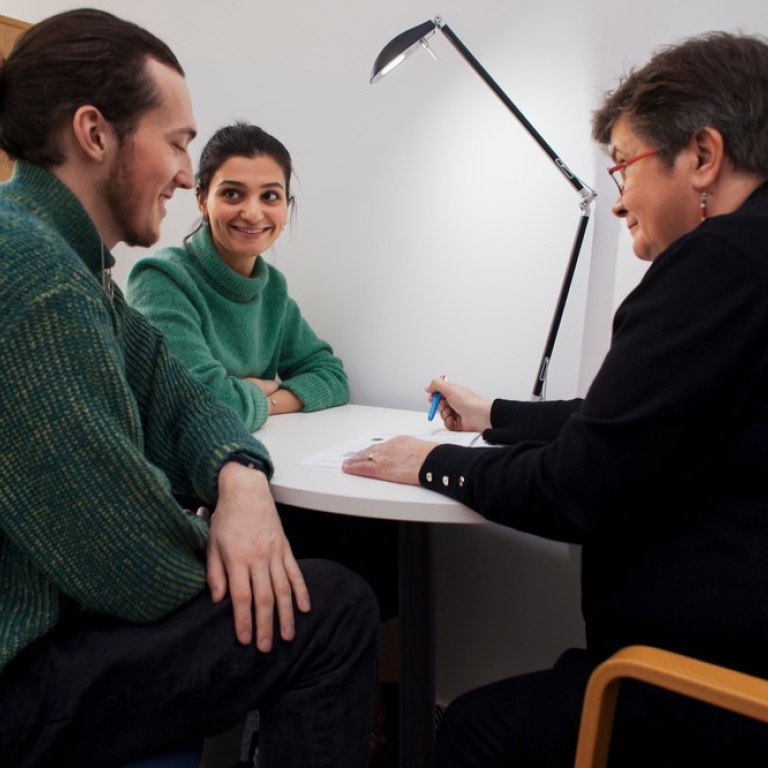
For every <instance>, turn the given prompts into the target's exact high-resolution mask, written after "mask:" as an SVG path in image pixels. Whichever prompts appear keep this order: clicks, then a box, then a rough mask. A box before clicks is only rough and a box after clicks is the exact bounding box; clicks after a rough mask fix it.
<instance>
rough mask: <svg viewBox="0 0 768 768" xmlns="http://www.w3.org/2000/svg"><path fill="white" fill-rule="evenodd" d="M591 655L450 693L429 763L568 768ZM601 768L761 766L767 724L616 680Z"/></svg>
mask: <svg viewBox="0 0 768 768" xmlns="http://www.w3.org/2000/svg"><path fill="white" fill-rule="evenodd" d="M597 663H598V660H597V659H595V658H593V657H591V656H590V654H588V653H587V652H586V651H583V650H577V649H571V650H569V651H567V652H566V653H564V654H563V655H562V656H561V657H560V659H559V660H558V661H557V663H556V664H555V666H554V667H553V668H552V669H548V670H543V671H541V672H533V673H530V674H526V675H519V676H517V677H512V678H509V679H507V680H500V681H499V682H496V683H492V684H490V685H487V686H483V687H482V688H478V689H476V690H473V691H469V692H468V693H465V694H463V695H462V696H459V697H458V698H457V699H456V700H455V701H454V702H452V703H451V705H450V706H449V707H448V709H447V710H446V712H445V715H444V717H443V720H442V723H441V725H440V730H439V732H438V735H437V745H436V752H437V760H436V765H437V766H439V768H502V767H503V768H572V766H573V760H574V757H575V754H576V740H577V736H578V727H579V719H580V715H581V707H582V702H583V698H584V690H585V688H586V685H587V680H588V679H589V675H590V674H591V672H592V670H593V669H594V667H595V666H596V664H597ZM608 765H609V768H765V766H767V765H768V726H766V725H764V724H763V723H759V722H757V721H755V720H751V719H749V718H743V717H739V716H738V715H735V714H733V713H730V712H725V711H723V710H721V709H718V708H716V707H711V706H708V705H706V704H701V703H700V702H693V701H691V700H690V699H688V698H685V697H682V696H679V695H677V694H673V693H670V692H668V691H662V690H660V689H658V688H655V687H653V686H649V685H646V684H642V683H638V682H635V681H629V680H627V681H623V682H622V684H621V689H620V693H619V699H618V706H617V712H616V721H615V725H614V730H613V739H612V741H611V751H610V756H609V761H608Z"/></svg>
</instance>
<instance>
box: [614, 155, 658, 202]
mask: <svg viewBox="0 0 768 768" xmlns="http://www.w3.org/2000/svg"><path fill="white" fill-rule="evenodd" d="M658 151H659V150H658V149H646V150H645V152H641V153H640V154H639V155H635V156H634V157H630V158H629V160H622V161H621V162H620V163H616V165H614V166H612V167H611V168H609V169H608V173H609V174H610V176H611V178H612V179H613V181H614V182H615V184H616V186H617V187H618V188H619V194H620V195H623V194H624V170H625V169H626V167H627V166H628V165H632V163H636V162H637V161H638V160H642V159H643V158H644V157H650V156H651V155H655V154H656V153H657V152H658Z"/></svg>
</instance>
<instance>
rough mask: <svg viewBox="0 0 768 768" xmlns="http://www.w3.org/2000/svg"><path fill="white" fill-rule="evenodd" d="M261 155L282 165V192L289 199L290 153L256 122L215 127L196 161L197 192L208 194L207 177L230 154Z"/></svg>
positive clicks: (240, 122) (211, 174) (209, 177)
mask: <svg viewBox="0 0 768 768" xmlns="http://www.w3.org/2000/svg"><path fill="white" fill-rule="evenodd" d="M262 155H266V156H267V157H271V158H272V159H273V160H274V161H275V162H276V163H277V164H278V165H279V166H280V167H281V168H282V169H283V174H284V175H285V196H286V198H287V200H288V202H289V203H290V202H292V201H293V198H292V197H291V189H290V185H291V177H292V175H293V163H292V161H291V155H290V153H289V152H288V150H287V149H286V148H285V146H284V145H283V144H282V143H281V142H280V141H278V140H277V139H276V138H275V137H274V136H270V134H268V133H267V132H266V131H265V130H263V129H262V128H259V127H258V126H257V125H248V123H245V122H242V121H238V122H236V123H234V124H233V125H227V126H225V127H224V128H219V130H218V131H216V133H214V134H213V136H211V138H210V139H208V143H207V144H206V145H205V146H204V147H203V151H202V152H201V153H200V164H199V165H198V169H197V173H196V174H195V187H196V188H197V190H198V194H202V195H207V194H208V188H209V187H210V184H211V179H212V178H213V176H214V174H215V173H216V171H218V170H219V168H220V167H221V166H222V165H223V164H224V163H225V162H226V161H227V160H229V158H230V157H260V156H262Z"/></svg>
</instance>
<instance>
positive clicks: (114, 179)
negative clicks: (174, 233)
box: [104, 136, 158, 248]
mask: <svg viewBox="0 0 768 768" xmlns="http://www.w3.org/2000/svg"><path fill="white" fill-rule="evenodd" d="M134 167H135V163H134V151H133V139H132V138H131V137H130V136H127V137H126V138H125V139H123V141H122V142H121V143H120V149H119V151H118V154H117V158H116V160H115V164H114V165H113V166H112V171H111V172H110V174H109V178H108V179H107V181H106V184H105V190H104V191H105V195H106V198H107V203H108V205H109V210H110V212H111V213H112V218H113V219H114V222H115V225H116V227H117V230H118V232H120V235H121V237H120V239H121V240H122V241H123V242H124V243H125V244H126V245H130V246H135V245H138V246H141V247H142V248H148V247H149V246H150V245H153V244H154V243H156V242H157V239H158V233H156V232H142V231H141V230H140V229H138V226H139V222H138V221H137V218H138V217H137V215H136V214H137V211H136V208H135V203H136V192H137V184H136V180H135V176H134Z"/></svg>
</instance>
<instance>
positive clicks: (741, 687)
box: [574, 645, 768, 768]
mask: <svg viewBox="0 0 768 768" xmlns="http://www.w3.org/2000/svg"><path fill="white" fill-rule="evenodd" d="M628 677H629V678H633V679H635V680H642V681H644V682H646V683H651V684H652V685H657V686H659V687H661V688H666V689H668V690H670V691H675V692H676V693H680V694H682V695H683V696H689V697H690V698H693V699H698V700H700V701H704V702H707V703H709V704H713V705H715V706H718V707H722V708H724V709H729V710H731V711H733V712H737V713H739V714H741V715H745V716H747V717H753V718H755V719H757V720H762V721H763V722H765V723H768V680H763V679H762V678H759V677H753V676H752V675H746V674H744V673H743V672H737V671H736V670H733V669H727V668H725V667H720V666H717V665H716V664H709V663H707V662H704V661H699V660H697V659H692V658H690V657H688V656H682V655H680V654H678V653H672V652H670V651H663V650H661V649H660V648H650V647H648V646H644V645H634V646H629V647H627V648H623V649H622V650H620V651H618V652H617V653H615V654H614V655H613V656H611V657H610V658H609V659H607V660H606V661H604V662H603V663H602V664H600V665H599V666H598V667H597V668H596V669H595V671H594V672H593V673H592V676H591V677H590V679H589V683H588V684H587V690H586V692H585V694H584V706H583V708H582V713H581V725H580V728H579V741H578V746H577V748H576V761H575V763H574V768H605V766H606V764H607V762H608V750H609V749H610V743H611V732H612V730H613V720H614V715H615V711H616V699H617V697H618V693H619V684H620V683H621V681H622V679H624V678H628Z"/></svg>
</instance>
